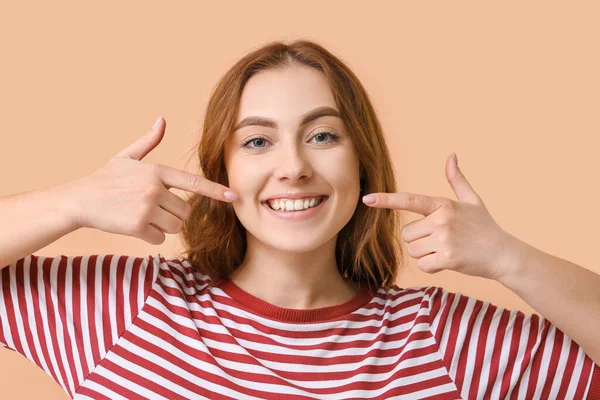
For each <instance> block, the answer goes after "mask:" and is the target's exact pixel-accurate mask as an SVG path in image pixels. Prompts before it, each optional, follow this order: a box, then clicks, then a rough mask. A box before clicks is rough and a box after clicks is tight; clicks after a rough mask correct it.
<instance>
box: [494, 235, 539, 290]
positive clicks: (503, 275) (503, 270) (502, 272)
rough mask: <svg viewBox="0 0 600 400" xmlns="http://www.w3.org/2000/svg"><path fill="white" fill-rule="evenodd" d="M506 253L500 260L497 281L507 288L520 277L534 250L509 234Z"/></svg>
mask: <svg viewBox="0 0 600 400" xmlns="http://www.w3.org/2000/svg"><path fill="white" fill-rule="evenodd" d="M507 235H508V236H507V240H506V245H505V252H504V253H503V256H502V257H501V258H500V260H499V267H498V275H497V276H496V281H498V282H500V283H501V284H502V285H504V286H507V285H508V283H509V282H510V281H511V280H513V279H515V278H517V277H519V276H520V274H521V271H522V269H523V266H524V265H525V264H526V261H525V260H526V257H527V253H528V252H529V251H531V249H533V248H532V247H531V246H530V245H529V244H527V243H525V242H524V241H522V240H521V239H519V238H518V237H516V236H513V235H511V234H510V233H508V232H507Z"/></svg>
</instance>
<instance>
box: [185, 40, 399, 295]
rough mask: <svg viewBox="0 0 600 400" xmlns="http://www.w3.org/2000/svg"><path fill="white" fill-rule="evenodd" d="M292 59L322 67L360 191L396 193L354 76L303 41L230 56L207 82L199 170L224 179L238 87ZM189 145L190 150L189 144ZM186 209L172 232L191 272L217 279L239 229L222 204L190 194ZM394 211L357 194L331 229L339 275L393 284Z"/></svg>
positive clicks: (238, 243)
mask: <svg viewBox="0 0 600 400" xmlns="http://www.w3.org/2000/svg"><path fill="white" fill-rule="evenodd" d="M293 63H299V64H301V65H305V66H308V67H311V68H315V69H316V70H318V71H320V72H322V73H323V74H325V76H326V78H327V80H328V81H329V85H330V89H331V91H332V93H333V97H334V99H335V102H336V105H337V107H338V109H339V112H340V114H341V117H342V120H343V122H344V125H345V127H346V129H347V131H348V133H349V135H350V137H351V139H352V142H353V144H354V146H355V148H356V151H357V153H358V156H359V163H360V188H361V193H362V194H363V195H364V194H368V193H374V192H396V181H395V177H394V170H393V167H392V163H391V159H390V153H389V150H388V147H387V144H386V142H385V138H384V136H383V132H382V128H381V124H380V122H379V119H378V118H377V115H376V113H375V110H374V108H373V105H372V104H371V101H370V99H369V96H368V95H367V92H366V91H365V89H364V88H363V86H362V84H361V82H360V80H359V79H358V78H357V77H356V75H354V73H353V72H352V71H351V70H350V69H349V68H348V67H347V66H346V65H345V64H344V63H343V62H342V61H341V60H340V59H339V58H337V57H336V56H334V55H333V54H332V53H330V52H329V51H328V50H326V49H325V48H323V47H322V46H321V45H319V44H317V43H315V42H313V41H310V40H297V41H294V42H292V43H291V44H285V43H284V42H281V41H273V42H270V43H267V44H265V45H263V46H260V47H259V48H257V49H256V50H253V51H251V52H250V53H248V54H247V55H246V56H244V57H243V58H241V59H240V60H239V61H237V62H236V63H235V64H234V65H233V66H232V67H231V68H230V69H229V70H228V71H227V72H226V73H225V74H224V75H223V76H222V77H221V79H220V80H219V81H218V82H217V84H216V86H215V87H214V89H213V91H212V93H211V96H210V99H209V102H208V106H207V108H206V114H205V118H204V124H203V128H202V134H201V139H200V141H199V143H198V145H197V148H198V149H197V155H198V160H199V169H200V171H199V174H200V175H201V176H203V177H205V178H206V179H208V180H211V181H213V182H217V183H220V184H222V185H225V186H229V181H228V177H227V173H226V170H225V162H224V147H225V143H226V140H227V138H228V137H229V135H230V134H231V133H232V132H233V129H234V127H235V123H236V118H237V115H238V110H239V104H240V98H241V95H242V90H243V89H244V86H245V84H246V82H247V81H248V79H249V78H250V77H251V76H253V75H254V74H256V73H257V72H259V71H264V70H267V69H272V68H284V67H286V66H290V65H292V64H293ZM192 150H193V149H192ZM186 194H187V195H188V199H187V200H186V201H187V203H188V204H189V205H190V206H191V207H192V213H191V215H190V217H189V218H188V219H186V220H185V221H184V223H183V228H182V230H181V232H180V236H181V239H182V244H183V248H184V251H183V252H181V253H180V254H179V256H180V257H181V256H182V255H184V257H185V258H186V259H187V260H188V261H189V262H190V264H191V265H192V266H193V270H194V272H199V273H201V274H206V275H209V276H210V278H211V282H210V283H209V284H210V285H218V284H219V283H220V282H221V281H222V280H223V279H226V278H227V277H228V276H229V275H230V274H231V273H232V272H233V271H235V270H236V268H237V266H239V265H240V263H241V262H242V260H243V258H244V254H245V251H246V229H245V228H244V227H243V226H242V224H241V223H240V221H239V219H238V218H237V216H236V214H235V212H234V209H233V206H232V205H231V204H230V203H227V202H223V201H220V200H215V199H212V198H210V197H207V196H203V195H198V194H194V193H192V194H191V195H190V194H189V193H187V192H186ZM400 216H401V215H400V213H399V212H398V211H397V210H390V209H385V208H374V207H369V206H367V205H365V204H363V202H362V199H360V200H359V202H358V204H357V206H356V210H355V211H354V214H353V216H352V218H351V219H350V220H349V221H348V223H347V224H346V225H345V226H344V227H343V228H342V229H341V230H340V232H339V233H338V238H337V243H336V250H335V257H336V262H337V267H338V270H339V272H340V274H341V275H342V276H343V277H344V278H346V279H350V280H352V281H354V282H355V283H356V284H357V285H358V286H359V287H360V288H361V289H362V288H363V287H364V286H365V285H366V286H367V287H368V288H369V290H376V289H377V288H378V287H384V288H385V289H386V290H387V289H388V288H389V287H390V286H391V285H392V284H394V283H395V281H396V278H397V274H398V266H399V264H400V263H401V261H402V259H403V250H402V245H401V241H400V239H399V236H398V235H399V231H400V222H401V221H400V219H401V218H400Z"/></svg>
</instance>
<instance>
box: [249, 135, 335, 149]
mask: <svg viewBox="0 0 600 400" xmlns="http://www.w3.org/2000/svg"><path fill="white" fill-rule="evenodd" d="M323 133H326V134H328V135H329V137H330V138H331V140H330V142H332V143H336V142H337V141H338V139H339V138H340V137H339V135H336V134H335V133H333V132H331V131H329V130H323V131H318V132H317V133H315V134H314V135H313V137H312V138H311V140H312V139H314V138H315V137H317V136H318V135H320V134H323ZM256 139H263V140H266V139H265V138H264V137H263V136H253V137H251V138H248V140H246V141H245V142H244V143H242V144H241V145H240V147H245V148H247V149H249V150H252V151H256V150H259V149H263V148H264V147H248V144H250V143H251V142H252V141H254V140H256ZM321 143H323V142H321Z"/></svg>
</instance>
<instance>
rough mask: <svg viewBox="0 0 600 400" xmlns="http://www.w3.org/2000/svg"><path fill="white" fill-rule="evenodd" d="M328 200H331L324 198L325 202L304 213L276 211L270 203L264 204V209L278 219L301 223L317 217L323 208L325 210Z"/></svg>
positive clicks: (303, 211) (322, 201)
mask: <svg viewBox="0 0 600 400" xmlns="http://www.w3.org/2000/svg"><path fill="white" fill-rule="evenodd" d="M327 200H329V197H325V198H323V200H321V202H320V203H319V205H318V206H316V207H311V208H309V209H307V210H302V211H275V210H273V209H272V208H271V207H269V204H268V203H263V207H265V208H266V209H267V210H268V211H269V212H270V213H271V214H273V215H274V216H276V217H277V218H281V219H287V220H292V221H299V220H303V219H307V218H310V217H312V216H313V215H315V214H316V213H318V212H319V210H320V209H321V208H323V204H325V202H326V201H327Z"/></svg>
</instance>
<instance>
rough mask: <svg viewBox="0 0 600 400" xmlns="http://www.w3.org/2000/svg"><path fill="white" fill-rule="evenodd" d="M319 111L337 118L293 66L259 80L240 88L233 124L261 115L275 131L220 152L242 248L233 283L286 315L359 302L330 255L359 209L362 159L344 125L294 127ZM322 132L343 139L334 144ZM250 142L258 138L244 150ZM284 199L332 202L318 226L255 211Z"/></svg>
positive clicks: (310, 73) (244, 133) (233, 138)
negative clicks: (302, 196)
mask: <svg viewBox="0 0 600 400" xmlns="http://www.w3.org/2000/svg"><path fill="white" fill-rule="evenodd" d="M321 106H330V107H332V108H334V109H336V110H338V111H339V108H338V107H337V106H336V103H335V100H334V98H333V95H332V93H331V90H330V88H329V84H328V82H327V80H326V77H325V76H324V75H323V74H322V73H321V72H319V71H317V70H315V69H312V68H309V67H305V66H301V65H297V64H294V65H293V66H290V67H282V68H279V69H271V70H266V71H261V72H259V73H258V74H256V75H254V76H252V77H251V78H250V79H249V80H248V82H247V84H246V86H245V87H244V90H243V92H242V97H241V103H240V109H239V113H238V118H237V121H236V125H237V123H239V122H240V121H241V120H242V119H244V118H245V117H248V116H258V117H265V118H269V119H272V120H274V121H275V122H276V123H277V128H269V127H264V126H246V127H243V128H241V129H239V130H236V131H235V132H233V133H232V134H231V135H230V137H229V138H228V140H227V143H226V146H225V167H226V170H227V174H228V178H229V187H230V188H231V189H232V190H233V191H234V192H235V193H237V194H238V195H239V200H237V201H234V202H233V203H232V205H233V208H234V210H235V213H236V215H237V217H238V218H239V220H240V221H241V223H242V225H243V226H244V227H245V228H246V237H247V243H248V246H247V251H246V254H245V257H244V260H243V262H242V264H241V265H240V267H239V268H238V269H237V270H236V271H235V273H234V274H233V275H232V276H231V280H232V281H233V282H234V283H235V284H237V285H238V286H239V287H240V288H242V289H243V290H245V291H247V292H248V293H250V294H252V295H254V296H256V297H258V298H260V299H262V300H264V301H267V302H269V303H271V304H273V305H276V306H279V307H284V308H293V309H312V308H321V307H328V306H334V305H339V304H343V303H345V302H347V301H349V300H351V299H352V298H353V297H354V296H355V295H356V294H357V293H358V292H357V288H356V286H355V285H354V284H353V283H351V282H350V281H347V280H346V279H344V278H343V277H342V276H341V274H340V273H339V271H338V269H337V266H336V260H335V247H336V240H337V236H338V232H339V231H340V230H341V229H342V228H343V227H344V226H345V225H346V223H348V221H349V220H350V219H351V217H352V215H353V213H354V210H355V209H356V206H357V204H358V200H359V195H360V181H359V171H360V170H359V160H358V155H357V153H356V151H355V148H354V145H353V142H352V140H351V137H350V135H349V133H348V132H347V130H346V128H345V125H344V123H343V121H342V120H341V119H340V118H337V117H333V116H323V117H320V118H318V119H316V120H314V121H312V122H310V123H309V124H307V125H305V126H302V127H300V121H301V119H302V116H303V115H304V114H306V113H308V112H310V111H312V110H313V109H315V108H317V107H321ZM324 131H331V132H333V133H334V134H337V135H339V139H338V141H337V142H336V141H334V140H333V138H332V137H331V136H329V135H328V134H327V133H321V132H324ZM317 133H320V134H317ZM256 136H260V139H255V140H253V141H251V142H250V143H248V144H247V145H246V148H242V147H240V146H242V144H243V143H244V142H246V141H247V140H248V139H250V138H251V137H256ZM280 192H315V193H320V194H325V195H328V196H329V199H328V200H327V202H326V203H325V204H324V207H323V208H322V209H321V210H320V211H319V213H318V214H317V215H315V216H314V217H312V218H309V219H307V220H303V221H288V220H282V219H279V218H277V217H275V216H273V215H271V214H270V213H269V212H268V210H265V209H264V208H263V206H262V205H261V200H265V199H266V198H268V197H270V196H272V195H274V194H276V193H280Z"/></svg>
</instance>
